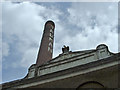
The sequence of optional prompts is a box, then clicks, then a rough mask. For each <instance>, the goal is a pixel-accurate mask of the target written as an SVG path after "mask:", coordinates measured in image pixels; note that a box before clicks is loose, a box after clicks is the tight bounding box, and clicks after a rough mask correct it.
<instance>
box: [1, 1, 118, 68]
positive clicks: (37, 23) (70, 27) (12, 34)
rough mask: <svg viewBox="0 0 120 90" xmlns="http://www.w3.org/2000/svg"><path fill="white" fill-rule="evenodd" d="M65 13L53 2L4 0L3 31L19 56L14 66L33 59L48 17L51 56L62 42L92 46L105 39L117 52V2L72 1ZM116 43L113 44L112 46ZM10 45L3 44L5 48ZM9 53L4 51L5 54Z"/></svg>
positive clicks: (77, 46) (76, 47)
mask: <svg viewBox="0 0 120 90" xmlns="http://www.w3.org/2000/svg"><path fill="white" fill-rule="evenodd" d="M65 14H66V13H64V11H59V9H58V8H56V7H54V6H50V7H45V6H42V5H37V4H34V3H28V2H26V3H20V4H13V3H4V4H3V15H4V16H3V35H5V38H6V40H5V41H4V43H6V46H8V47H9V45H10V44H12V45H14V42H16V41H17V42H16V47H18V48H17V51H18V52H20V53H21V54H22V59H21V61H19V63H18V62H17V63H16V62H15V61H14V62H13V64H12V66H13V67H17V66H20V67H29V66H30V65H31V64H32V63H35V62H36V58H37V54H38V49H39V44H40V40H41V37H42V32H43V29H44V24H45V22H46V21H47V20H49V19H51V20H53V21H54V22H55V43H54V55H53V56H54V57H56V56H57V55H58V54H60V53H61V48H62V46H63V45H68V46H70V50H72V51H75V50H83V49H91V48H95V47H96V46H97V45H98V44H100V43H105V44H106V45H108V46H109V49H110V50H111V51H113V52H117V50H118V49H117V45H118V44H117V38H118V35H117V32H116V31H117V30H116V28H115V26H116V25H117V6H116V4H110V5H109V4H94V3H86V4H85V3H73V4H72V6H71V7H70V8H68V17H67V18H66V20H63V21H62V19H61V18H60V16H61V17H64V15H65ZM113 46H115V47H113ZM7 50H8V51H9V48H7V47H6V52H8V51H7ZM7 55H8V53H6V56H7Z"/></svg>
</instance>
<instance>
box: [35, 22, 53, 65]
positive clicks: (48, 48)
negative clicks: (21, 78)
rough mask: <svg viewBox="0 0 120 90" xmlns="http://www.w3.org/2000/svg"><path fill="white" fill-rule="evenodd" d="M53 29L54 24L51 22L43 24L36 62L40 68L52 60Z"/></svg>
mask: <svg viewBox="0 0 120 90" xmlns="http://www.w3.org/2000/svg"><path fill="white" fill-rule="evenodd" d="M54 28H55V24H54V22H53V21H47V22H46V23H45V26H44V32H43V36H42V40H41V45H40V49H39V52H38V57H37V61H36V64H37V66H40V65H42V64H44V63H45V62H47V61H49V60H51V59H52V54H53V41H54Z"/></svg>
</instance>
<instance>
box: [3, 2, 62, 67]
mask: <svg viewBox="0 0 120 90" xmlns="http://www.w3.org/2000/svg"><path fill="white" fill-rule="evenodd" d="M61 14H62V13H60V12H59V11H58V10H56V9H55V8H53V7H51V8H47V7H45V6H41V5H37V4H34V3H29V2H25V3H20V4H16V3H3V35H4V37H5V40H4V43H3V44H5V45H4V46H6V47H5V49H4V48H3V50H4V52H3V53H4V56H5V55H6V56H8V51H9V49H8V47H9V45H10V44H12V45H13V46H15V44H14V43H16V46H15V47H17V51H18V52H19V53H22V60H21V61H20V62H19V63H18V62H16V61H15V62H14V63H13V65H12V66H13V67H16V66H18V65H19V66H21V67H28V66H30V65H31V64H32V63H35V61H36V58H37V53H38V48H39V44H40V40H41V36H42V32H43V29H44V24H45V22H46V21H47V20H49V19H51V20H53V21H54V22H58V21H59V15H61ZM7 50H8V51H7ZM11 51H12V50H11Z"/></svg>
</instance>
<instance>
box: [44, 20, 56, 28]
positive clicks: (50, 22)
mask: <svg viewBox="0 0 120 90" xmlns="http://www.w3.org/2000/svg"><path fill="white" fill-rule="evenodd" d="M47 24H51V25H52V26H53V27H55V23H54V22H53V21H52V20H48V21H47V22H46V23H45V26H46V25H47Z"/></svg>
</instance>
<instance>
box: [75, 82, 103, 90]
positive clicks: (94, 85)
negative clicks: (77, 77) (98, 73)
mask: <svg viewBox="0 0 120 90" xmlns="http://www.w3.org/2000/svg"><path fill="white" fill-rule="evenodd" d="M80 88H105V87H104V85H102V84H101V83H99V82H96V81H88V82H85V83H83V84H81V85H80V86H78V88H77V90H80ZM91 90H92V89H91Z"/></svg>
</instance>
